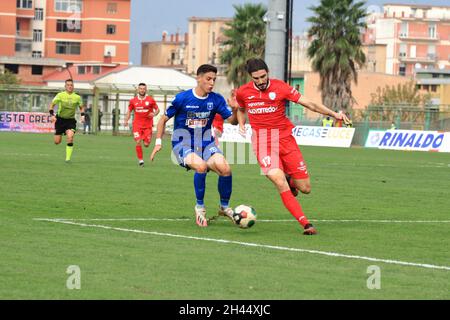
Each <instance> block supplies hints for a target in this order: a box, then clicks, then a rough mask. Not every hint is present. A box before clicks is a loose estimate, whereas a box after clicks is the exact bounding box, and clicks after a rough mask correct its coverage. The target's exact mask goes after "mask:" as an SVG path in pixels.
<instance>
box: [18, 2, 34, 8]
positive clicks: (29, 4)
mask: <svg viewBox="0 0 450 320" xmlns="http://www.w3.org/2000/svg"><path fill="white" fill-rule="evenodd" d="M16 7H17V8H19V9H31V8H33V0H17V1H16Z"/></svg>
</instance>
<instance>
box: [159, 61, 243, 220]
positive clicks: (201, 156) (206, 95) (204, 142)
mask: <svg viewBox="0 0 450 320" xmlns="http://www.w3.org/2000/svg"><path fill="white" fill-rule="evenodd" d="M216 77H217V68H216V67H214V66H212V65H208V64H204V65H201V66H200V67H199V68H198V69H197V86H196V87H195V88H194V89H192V90H187V91H184V92H181V93H179V94H177V95H176V96H175V99H174V100H173V101H172V103H171V105H170V106H169V107H168V108H167V110H166V112H165V114H164V116H162V117H161V119H160V120H159V121H158V125H157V133H156V143H155V147H154V149H153V152H152V155H151V160H152V161H153V159H154V158H155V155H156V153H157V152H159V151H160V150H161V148H162V143H161V138H162V136H163V134H164V130H165V126H166V122H167V121H168V120H169V119H170V118H172V117H175V118H174V131H173V134H172V152H173V154H174V155H175V157H176V159H177V162H178V164H179V165H181V166H182V167H184V168H186V169H187V170H189V169H192V170H194V171H195V174H194V189H195V195H196V198H197V203H196V205H195V208H194V211H195V220H196V223H197V225H199V226H200V227H207V226H208V221H207V219H206V209H205V204H204V201H203V199H204V196H205V188H206V174H207V172H208V171H209V170H212V171H214V172H216V173H217V174H218V175H219V182H218V190H219V195H220V206H219V215H220V216H225V217H228V218H229V219H231V220H232V221H233V209H232V208H230V207H229V201H230V197H231V190H232V175H231V168H230V165H229V164H228V162H227V160H226V159H225V157H224V155H223V153H222V151H221V150H220V149H219V148H218V146H217V145H216V144H215V141H214V137H213V136H212V134H211V125H212V122H213V120H214V117H215V115H216V114H220V115H221V116H222V118H223V119H227V121H228V122H229V123H231V124H237V123H238V122H237V117H236V110H235V109H233V110H232V111H231V108H229V107H228V105H227V103H226V101H225V99H224V97H223V96H221V95H220V94H218V93H215V92H213V91H212V90H213V88H214V84H215V81H216Z"/></svg>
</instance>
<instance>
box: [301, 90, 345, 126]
mask: <svg viewBox="0 0 450 320" xmlns="http://www.w3.org/2000/svg"><path fill="white" fill-rule="evenodd" d="M297 103H299V104H301V105H302V106H304V107H305V108H308V109H309V110H311V111H314V112H318V113H321V114H323V115H326V116H330V117H333V118H335V119H336V120H343V121H344V123H345V124H348V123H349V122H350V120H349V119H348V117H347V116H346V115H345V114H344V113H337V112H334V111H333V110H331V109H329V108H327V107H325V106H324V105H323V104H321V103H316V102H314V101H311V100H310V99H308V98H306V97H305V96H301V97H300V99H298V102H297Z"/></svg>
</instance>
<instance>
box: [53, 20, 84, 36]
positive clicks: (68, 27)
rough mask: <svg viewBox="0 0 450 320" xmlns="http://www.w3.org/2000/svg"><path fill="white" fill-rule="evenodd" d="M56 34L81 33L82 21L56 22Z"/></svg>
mask: <svg viewBox="0 0 450 320" xmlns="http://www.w3.org/2000/svg"><path fill="white" fill-rule="evenodd" d="M56 32H76V33H81V20H62V19H58V20H57V21H56Z"/></svg>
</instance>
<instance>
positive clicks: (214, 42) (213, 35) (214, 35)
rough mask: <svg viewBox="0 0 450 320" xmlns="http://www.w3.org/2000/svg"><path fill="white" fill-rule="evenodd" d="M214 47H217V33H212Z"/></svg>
mask: <svg viewBox="0 0 450 320" xmlns="http://www.w3.org/2000/svg"><path fill="white" fill-rule="evenodd" d="M212 45H213V46H215V45H216V33H215V32H213V33H212Z"/></svg>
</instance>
